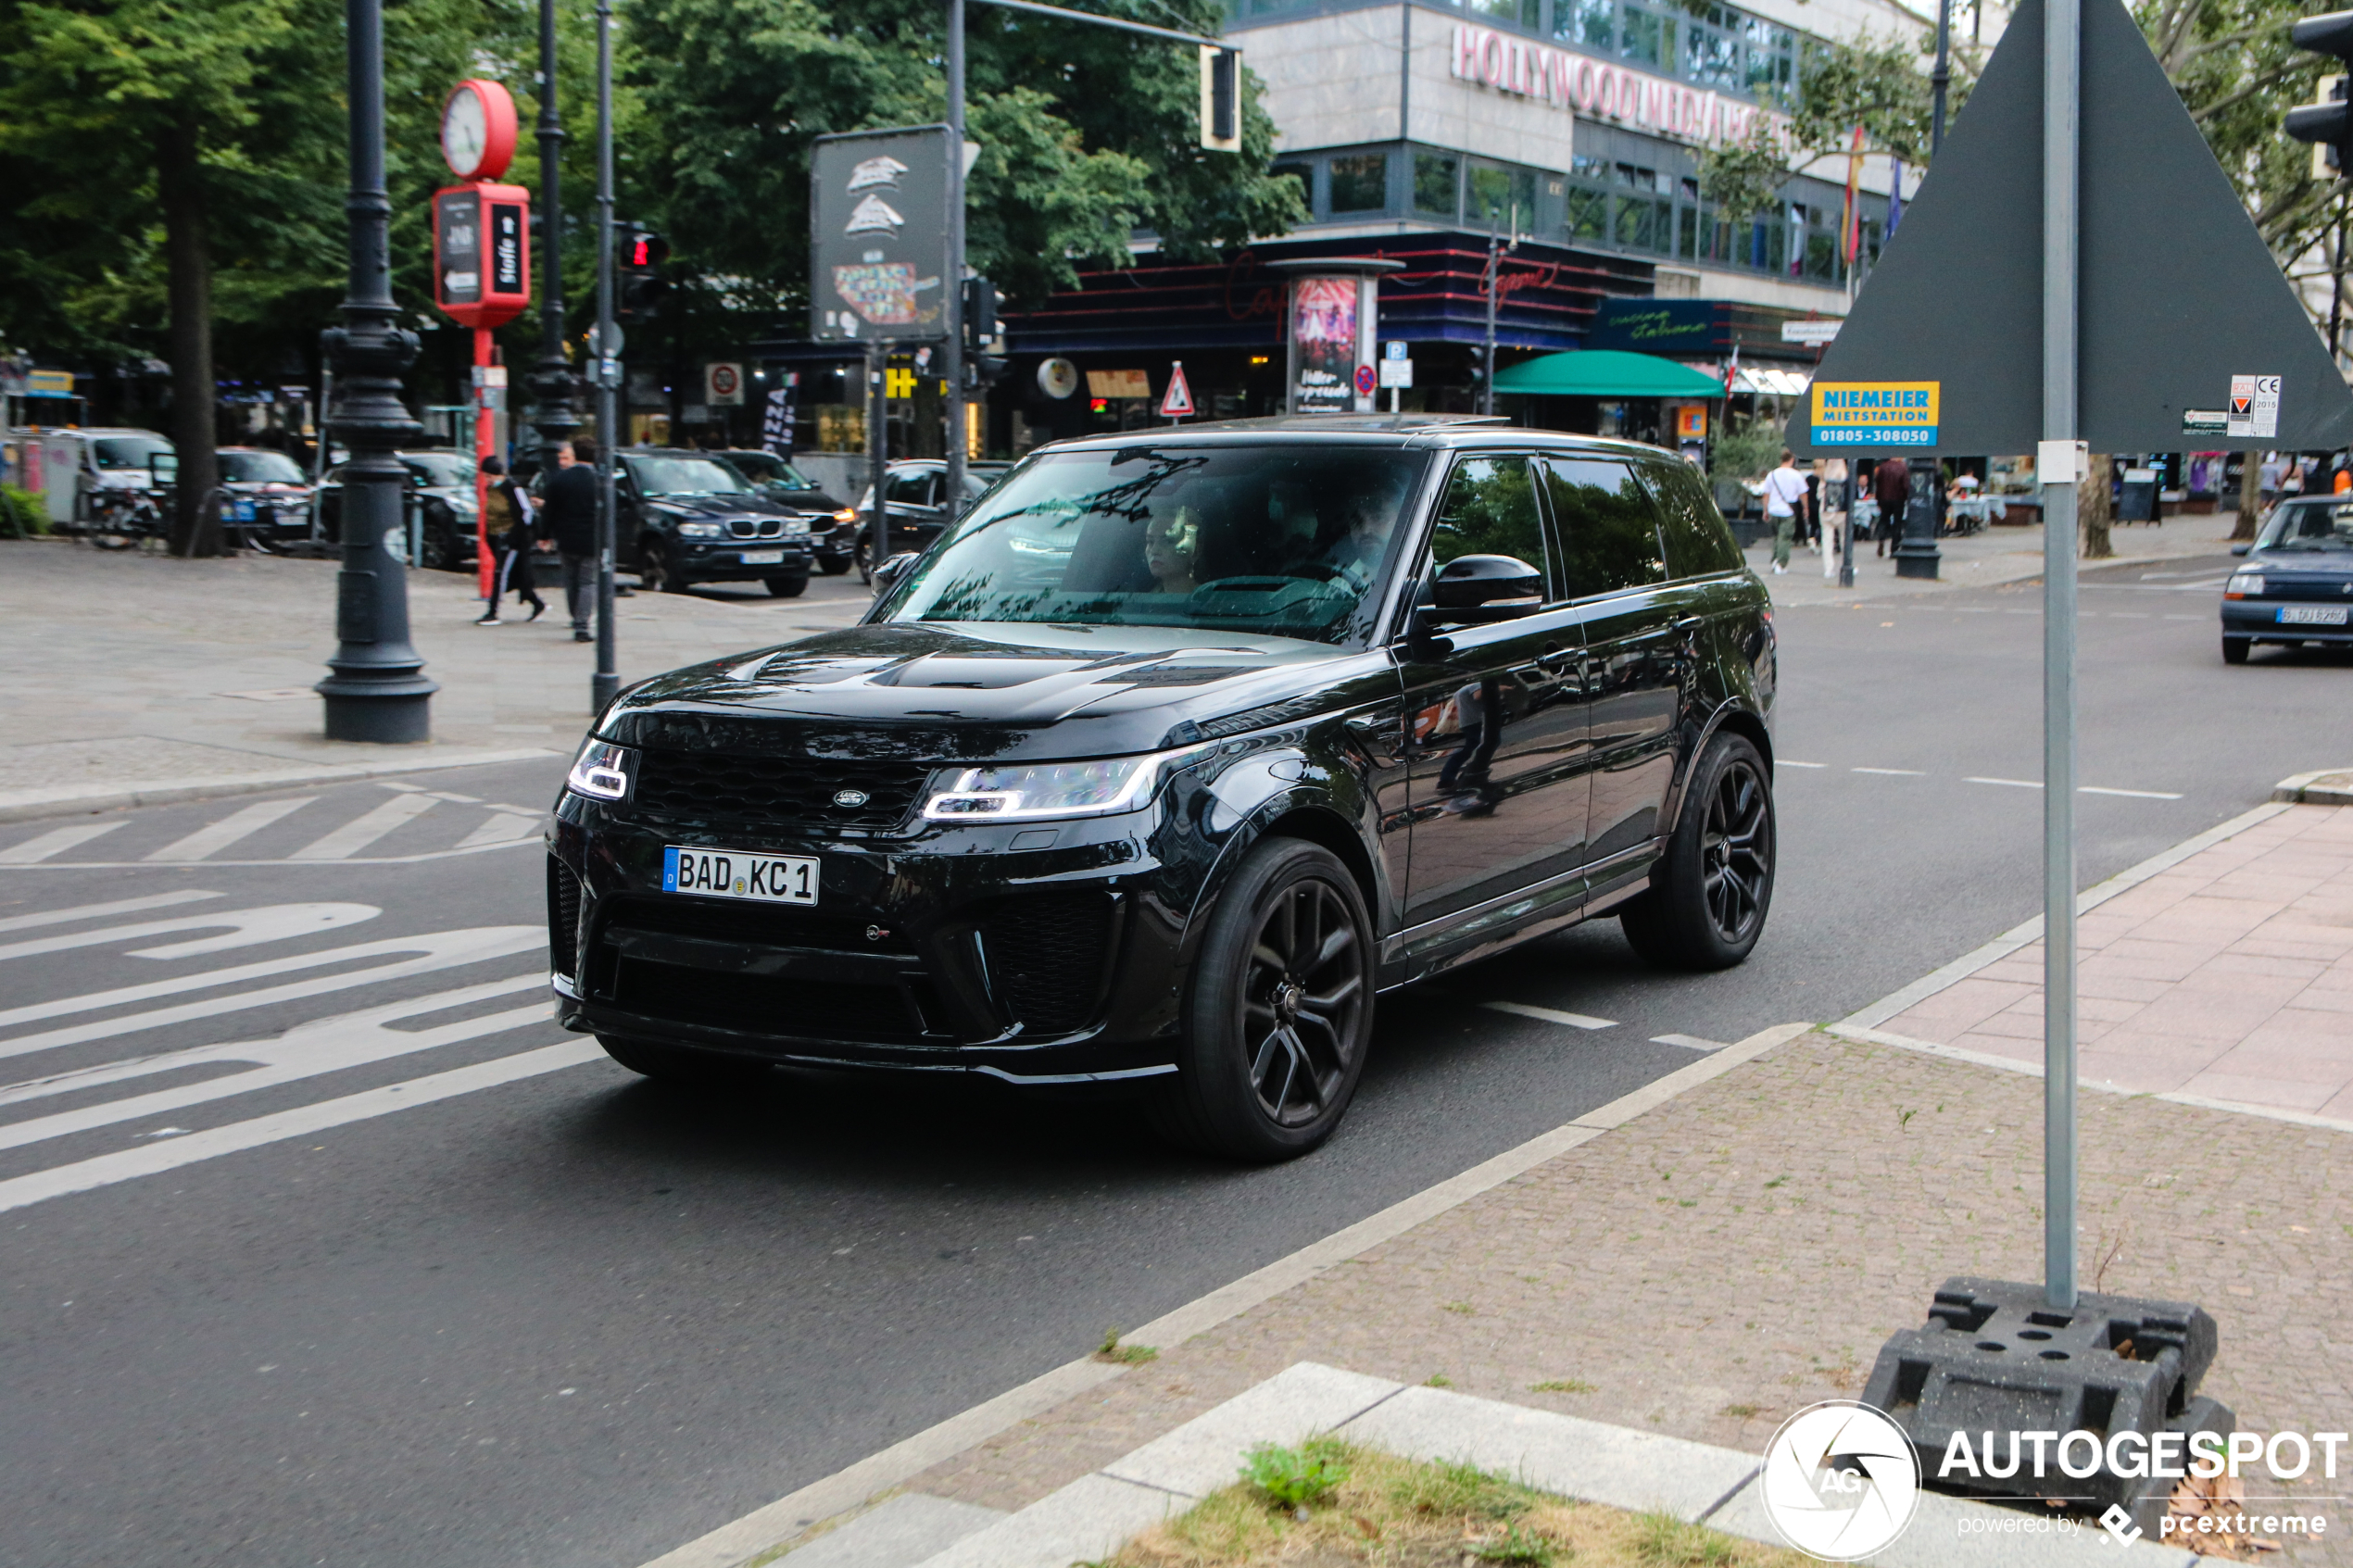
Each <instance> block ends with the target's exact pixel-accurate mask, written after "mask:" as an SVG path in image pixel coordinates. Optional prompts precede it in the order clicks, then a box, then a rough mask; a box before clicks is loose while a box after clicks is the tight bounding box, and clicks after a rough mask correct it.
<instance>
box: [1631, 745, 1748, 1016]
mask: <svg viewBox="0 0 2353 1568" xmlns="http://www.w3.org/2000/svg"><path fill="white" fill-rule="evenodd" d="M1775 847H1776V846H1775V833H1774V822H1773V790H1772V785H1771V784H1770V783H1769V782H1768V780H1767V777H1766V773H1765V759H1764V757H1763V756H1762V755H1760V754H1759V753H1758V751H1757V749H1756V747H1755V746H1754V745H1753V744H1751V743H1750V741H1749V740H1748V738H1747V737H1746V736H1744V735H1737V734H1718V735H1717V736H1716V738H1715V739H1713V740H1711V741H1709V742H1708V743H1707V749H1706V750H1705V751H1704V752H1702V753H1701V754H1700V759H1699V765H1698V766H1697V767H1695V768H1693V769H1692V782H1691V789H1690V793H1689V795H1688V796H1687V797H1685V799H1684V802H1683V814H1682V818H1681V820H1680V822H1677V823H1676V824H1675V833H1674V836H1673V837H1671V838H1669V839H1668V840H1667V853H1666V854H1665V855H1663V856H1661V857H1660V859H1659V862H1658V865H1657V866H1656V868H1655V869H1654V870H1653V871H1652V872H1651V884H1650V887H1649V888H1648V889H1647V890H1646V891H1644V892H1643V893H1642V894H1641V895H1640V896H1639V897H1635V898H1633V899H1632V900H1630V901H1629V902H1628V903H1627V904H1626V905H1625V906H1624V907H1623V908H1622V909H1620V910H1619V911H1618V924H1619V925H1620V926H1621V927H1623V928H1624V930H1625V932H1626V939H1627V941H1629V942H1630V943H1632V944H1633V946H1634V950H1635V951H1636V952H1638V953H1640V954H1641V955H1642V957H1643V958H1644V959H1645V960H1649V961H1650V962H1651V963H1653V964H1655V965H1657V966H1658V967H1659V968H1661V969H1682V970H1711V969H1730V968H1731V967H1732V966H1733V965H1734V964H1736V963H1739V962H1740V961H1741V960H1743V959H1745V958H1747V957H1748V955H1749V950H1750V949H1751V948H1753V947H1755V946H1756V939H1757V937H1758V936H1759V935H1762V934H1763V933H1764V930H1765V915H1766V911H1767V910H1768V909H1769V908H1770V907H1771V905H1772V902H1773V868H1774V862H1775V859H1776V856H1775Z"/></svg>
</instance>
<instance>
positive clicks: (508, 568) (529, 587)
mask: <svg viewBox="0 0 2353 1568" xmlns="http://www.w3.org/2000/svg"><path fill="white" fill-rule="evenodd" d="M482 471H483V472H484V473H486V474H490V475H492V476H493V479H494V482H493V483H492V484H491V486H490V488H489V490H488V492H487V503H486V505H485V507H484V517H483V522H484V530H483V531H484V533H487V534H489V536H490V537H491V538H492V539H494V540H496V541H497V545H498V575H497V578H496V579H494V580H493V586H492V588H491V592H490V603H489V605H488V606H487V607H485V608H484V610H483V613H482V618H481V619H480V620H479V621H475V622H474V624H475V625H477V626H497V625H499V624H502V622H500V621H499V619H498V601H499V600H500V599H503V598H505V597H506V596H507V590H508V589H510V588H512V589H513V590H514V591H515V595H516V596H517V598H518V599H519V600H520V601H521V602H522V603H523V604H527V605H529V606H530V607H531V615H530V617H529V619H530V620H533V621H536V620H538V619H539V617H540V616H541V615H543V614H545V613H546V611H547V600H545V599H543V598H541V597H540V596H539V589H538V585H537V584H536V583H534V582H533V581H532V571H531V558H532V554H533V552H534V551H535V549H536V548H537V546H538V540H537V538H536V537H535V533H534V530H533V528H532V516H531V498H530V497H529V496H527V495H524V494H523V493H522V491H521V490H520V489H518V488H516V485H515V482H514V481H513V480H511V479H509V478H508V477H507V465H506V464H504V463H502V462H500V461H499V460H498V459H497V458H495V457H490V458H484V459H483V460H482Z"/></svg>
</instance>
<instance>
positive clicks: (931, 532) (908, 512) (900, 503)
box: [852, 458, 1012, 583]
mask: <svg viewBox="0 0 2353 1568" xmlns="http://www.w3.org/2000/svg"><path fill="white" fill-rule="evenodd" d="M1010 467H1012V465H1011V464H1010V463H997V462H980V463H966V464H965V465H964V500H963V506H959V507H957V508H955V510H954V511H953V512H950V510H949V509H948V508H946V507H945V506H943V505H942V504H941V497H942V496H943V495H946V493H947V490H948V465H947V464H946V463H945V462H942V461H941V460H940V459H939V458H901V459H900V460H899V461H898V462H895V463H892V464H891V465H890V466H889V467H888V468H887V469H886V470H884V471H883V483H884V485H885V487H886V488H887V490H888V492H889V495H890V548H888V549H887V550H882V551H877V550H875V547H874V535H875V487H874V486H873V485H871V484H869V485H868V486H866V493H865V494H864V495H861V496H860V497H858V507H857V512H858V537H857V542H856V544H855V545H854V546H853V547H852V553H853V558H854V559H855V560H856V562H857V565H858V580H859V581H860V582H862V583H872V582H873V581H874V580H875V563H876V562H877V561H880V560H884V559H887V558H889V557H891V556H894V555H898V554H900V553H902V552H904V551H908V550H927V549H929V548H931V542H932V541H933V540H934V539H937V538H938V537H939V531H940V530H941V529H943V528H945V527H947V526H948V524H949V523H950V522H952V521H955V519H956V518H957V517H959V516H961V515H963V509H964V507H969V506H971V505H972V504H973V502H975V500H978V499H979V498H980V497H981V496H982V495H986V494H988V487H989V486H990V485H991V484H993V483H996V482H997V481H998V480H999V479H1000V478H1001V477H1003V475H1004V473H1005V470H1007V469H1009V468H1010Z"/></svg>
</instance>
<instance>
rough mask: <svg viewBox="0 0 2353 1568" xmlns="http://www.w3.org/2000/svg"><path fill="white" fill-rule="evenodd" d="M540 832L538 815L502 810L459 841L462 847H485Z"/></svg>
mask: <svg viewBox="0 0 2353 1568" xmlns="http://www.w3.org/2000/svg"><path fill="white" fill-rule="evenodd" d="M538 832H539V819H538V818H537V817H522V816H516V815H514V814H513V813H511V812H507V811H500V812H497V813H496V814H494V815H493V816H492V817H491V818H490V820H489V821H488V822H484V823H483V824H482V826H480V827H478V828H476V829H474V831H473V832H472V833H470V834H466V836H465V837H463V838H461V839H459V841H458V847H459V848H460V849H485V848H488V847H490V846H491V845H494V844H512V843H513V842H515V841H516V840H517V839H521V838H530V837H532V836H534V835H535V834H537V833H538Z"/></svg>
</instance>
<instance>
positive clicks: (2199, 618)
mask: <svg viewBox="0 0 2353 1568" xmlns="http://www.w3.org/2000/svg"><path fill="white" fill-rule="evenodd" d="M2159 619H2161V620H2165V621H2204V620H2205V619H2207V618H2206V617H2205V616H2203V615H2168V616H2162V617H2160V618H2159Z"/></svg>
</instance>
